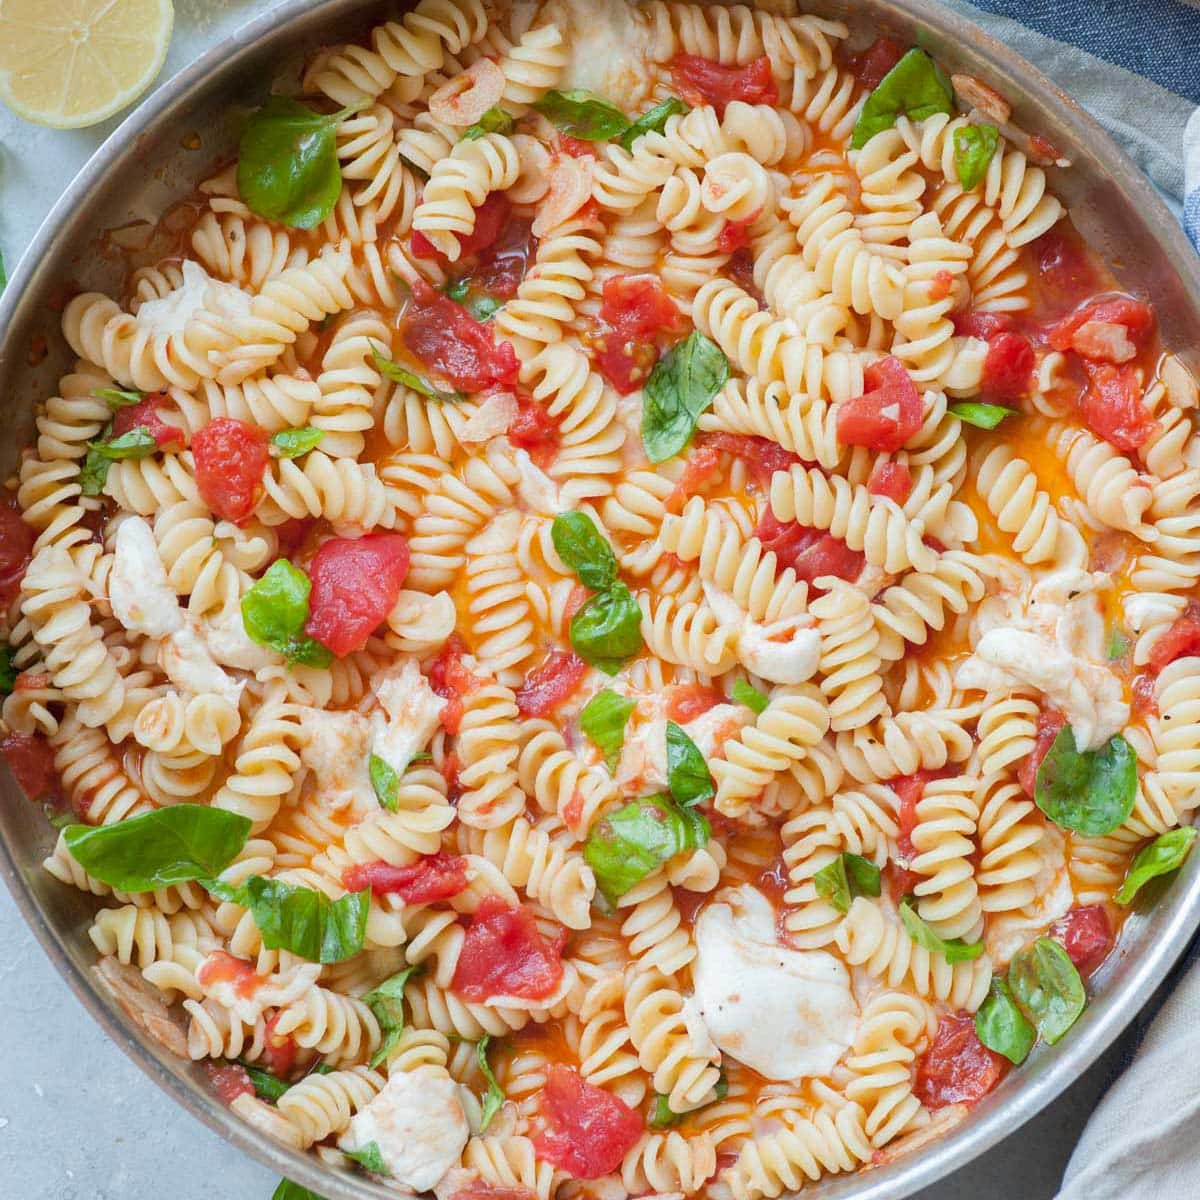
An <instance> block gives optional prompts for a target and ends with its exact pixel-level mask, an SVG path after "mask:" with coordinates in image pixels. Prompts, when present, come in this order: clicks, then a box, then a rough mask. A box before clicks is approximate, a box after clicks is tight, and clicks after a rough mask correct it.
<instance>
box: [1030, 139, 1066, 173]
mask: <svg viewBox="0 0 1200 1200" xmlns="http://www.w3.org/2000/svg"><path fill="white" fill-rule="evenodd" d="M1029 157H1030V158H1031V159H1033V161H1034V162H1036V163H1040V164H1041V165H1042V166H1052V165H1053V164H1054V163H1055V162H1057V161H1058V159H1060V158H1061V157H1062V153H1061V151H1060V150H1059V148H1058V147H1057V146H1056V145H1055V144H1054V143H1053V142H1052V141H1051V140H1050V139H1049V138H1047V137H1043V136H1042V135H1041V134H1040V133H1031V134H1030V135H1029Z"/></svg>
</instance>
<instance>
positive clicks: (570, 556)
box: [550, 512, 617, 592]
mask: <svg viewBox="0 0 1200 1200" xmlns="http://www.w3.org/2000/svg"><path fill="white" fill-rule="evenodd" d="M550 538H551V540H552V541H553V542H554V549H555V550H557V551H558V557H559V558H561V559H562V560H563V562H564V563H566V565H567V566H568V567H570V568H571V570H572V571H574V572H575V574H576V575H578V576H579V582H580V583H582V584H583V586H584V587H588V588H591V589H592V590H593V591H597V592H602V591H604V589H605V588H607V587H609V586H611V585H612V583H613V582H614V581H615V580H616V578H617V556H616V555H615V554H614V553H613V548H612V547H611V546H610V545H609V544H608V542H607V541H605V539H604V538H603V537H601V535H600V531H599V530H598V529H597V528H596V524H595V522H594V521H593V520H592V518H591V517H589V516H588V515H587V513H582V512H569V513H560V514H559V515H558V516H557V517H555V518H554V523H553V524H552V525H551V526H550Z"/></svg>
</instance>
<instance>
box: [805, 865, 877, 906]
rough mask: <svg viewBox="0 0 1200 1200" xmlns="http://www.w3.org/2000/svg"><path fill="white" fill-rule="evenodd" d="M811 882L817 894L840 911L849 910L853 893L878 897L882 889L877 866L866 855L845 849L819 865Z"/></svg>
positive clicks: (854, 894)
mask: <svg viewBox="0 0 1200 1200" xmlns="http://www.w3.org/2000/svg"><path fill="white" fill-rule="evenodd" d="M813 884H814V885H815V887H816V889H817V895H818V896H821V897H822V898H823V899H825V900H828V901H829V903H830V904H832V905H833V907H834V908H836V909H837V910H838V912H840V913H846V912H849V911H850V901H851V900H852V899H853V898H854V897H855V896H878V895H879V894H880V891H881V890H882V888H881V875H880V871H879V868H878V867H877V866H876V865H875V864H874V863H873V862H872V861H871V860H870V859H869V858H863V857H862V855H861V854H851V853H849V852H848V851H847V852H846V853H844V854H839V855H838V856H837V858H835V859H834V860H833V862H831V863H829V864H828V865H827V866H824V867H822V868H821V869H820V870H819V871H818V872H817V873H816V874H815V875H814V876H813Z"/></svg>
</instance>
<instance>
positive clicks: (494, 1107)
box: [475, 1034, 504, 1133]
mask: <svg viewBox="0 0 1200 1200" xmlns="http://www.w3.org/2000/svg"><path fill="white" fill-rule="evenodd" d="M491 1041H492V1038H491V1035H490V1034H485V1035H484V1036H483V1037H481V1038H480V1039H479V1044H478V1045H477V1046H476V1047H475V1060H476V1062H478V1063H479V1070H480V1072H481V1073H482V1075H483V1077H484V1079H486V1080H487V1091H486V1092H485V1093H484V1096H483V1110H482V1112H481V1113H480V1115H479V1132H480V1133H484V1132H486V1131H487V1127H488V1126H489V1125H490V1124H491V1123H492V1118H493V1117H494V1116H495V1115H496V1114H497V1113H498V1112H499V1111H500V1108H501V1106H502V1105H503V1104H504V1089H503V1088H502V1087H501V1086H500V1085H499V1084H498V1083H497V1082H496V1076H495V1073H494V1072H493V1071H492V1068H491V1067H490V1066H489V1065H488V1059H487V1052H488V1046H489V1045H490V1044H491Z"/></svg>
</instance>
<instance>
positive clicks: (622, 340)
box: [593, 330, 659, 396]
mask: <svg viewBox="0 0 1200 1200" xmlns="http://www.w3.org/2000/svg"><path fill="white" fill-rule="evenodd" d="M593 352H594V355H595V359H596V368H597V370H598V371H599V372H600V374H601V375H603V376H604V378H605V379H607V380H608V382H609V383H610V384H612V386H613V387H614V388H615V389H616V390H617V391H618V392H619V393H620V394H621V395H622V396H628V395H629V393H630V392H636V391H637V390H638V388H640V387H641V386H642V385H643V384H644V383H645V382H646V380H647V379H649V378H650V372H651V371H653V370H654V364H655V363H656V362H658V355H659V350H658V346H657V345H655V344H654V342H639V341H636V340H634V339H632V338H627V337H626V336H625V335H624V334H623V333H618V332H617V331H616V330H609V331H608V332H607V333H602V334H600V335H599V336H598V337H597V338H596V341H595V344H594V351H593Z"/></svg>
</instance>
